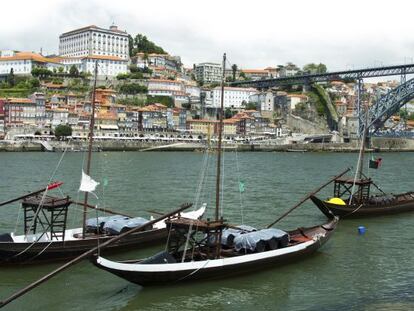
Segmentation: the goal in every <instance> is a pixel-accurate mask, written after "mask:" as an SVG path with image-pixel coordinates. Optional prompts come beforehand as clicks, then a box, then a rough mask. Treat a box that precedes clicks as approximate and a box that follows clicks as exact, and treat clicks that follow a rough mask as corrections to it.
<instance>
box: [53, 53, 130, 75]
mask: <svg viewBox="0 0 414 311" xmlns="http://www.w3.org/2000/svg"><path fill="white" fill-rule="evenodd" d="M96 61H97V62H98V76H100V77H115V76H117V75H118V74H120V73H127V72H128V61H127V60H125V59H122V58H120V57H117V56H103V55H93V56H85V57H64V58H62V60H61V63H62V64H63V65H64V67H65V71H67V72H69V70H70V67H72V65H75V66H76V68H78V70H79V72H89V73H91V74H93V73H94V72H95V63H96Z"/></svg>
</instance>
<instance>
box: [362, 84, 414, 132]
mask: <svg viewBox="0 0 414 311" xmlns="http://www.w3.org/2000/svg"><path fill="white" fill-rule="evenodd" d="M412 99H414V78H413V79H410V80H408V81H406V82H405V83H402V84H400V85H399V86H398V87H396V88H394V89H392V90H391V91H389V92H388V93H387V94H385V95H383V96H381V97H380V98H379V99H378V100H377V101H376V102H375V104H374V105H372V106H371V107H370V108H369V112H368V116H369V119H368V129H369V130H370V131H371V132H376V131H377V130H378V129H380V128H381V127H383V126H384V123H385V121H387V120H388V119H389V118H391V116H393V115H394V114H395V113H396V112H398V110H400V108H401V107H402V106H404V105H405V104H406V103H407V102H409V101H410V100H412ZM361 123H362V124H360V129H362V130H363V128H364V123H363V122H361ZM362 132H363V131H360V133H362Z"/></svg>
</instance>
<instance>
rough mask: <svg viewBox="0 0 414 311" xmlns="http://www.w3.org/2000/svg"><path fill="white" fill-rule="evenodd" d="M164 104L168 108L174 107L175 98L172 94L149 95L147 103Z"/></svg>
mask: <svg viewBox="0 0 414 311" xmlns="http://www.w3.org/2000/svg"><path fill="white" fill-rule="evenodd" d="M156 103H157V104H163V105H165V106H167V107H168V108H174V100H173V99H172V98H171V97H170V96H162V95H148V96H147V101H146V104H147V105H149V104H156Z"/></svg>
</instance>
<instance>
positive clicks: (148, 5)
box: [0, 0, 414, 70]
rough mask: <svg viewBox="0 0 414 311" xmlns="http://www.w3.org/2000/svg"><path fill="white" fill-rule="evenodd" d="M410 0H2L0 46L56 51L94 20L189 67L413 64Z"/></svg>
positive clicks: (334, 68)
mask: <svg viewBox="0 0 414 311" xmlns="http://www.w3.org/2000/svg"><path fill="white" fill-rule="evenodd" d="M413 8H414V4H411V3H410V1H400V0H394V1H383V0H381V1H378V0H377V1H370V0H364V1H362V0H347V1H328V0H311V1H310V0H289V1H276V0H273V1H271V0H256V1H251V0H250V1H245V0H226V1H225V0H209V1H197V0H192V1H187V0H186V1H184V0H182V1H181V0H172V1H171V0H170V1H168V0H155V1H149V0H143V1H139V0H136V1H126V0H116V1H113V0H99V1H97V0H96V1H95V0H91V1H89V0H72V1H69V0H37V1H27V0H24V1H4V2H2V9H1V11H2V14H1V16H2V22H1V27H0V49H14V50H23V51H39V50H40V48H41V47H42V48H43V51H44V53H48V54H52V53H57V52H58V44H59V40H58V37H59V34H61V33H63V32H66V31H69V30H73V29H75V28H79V27H83V26H87V25H91V24H94V25H97V26H100V27H109V26H110V24H111V23H112V22H115V24H116V25H118V27H119V28H120V29H123V30H126V31H127V32H128V33H130V34H132V35H135V34H137V33H142V34H145V35H147V36H148V37H149V39H150V40H152V41H154V42H155V43H157V44H158V45H160V46H162V47H163V48H164V49H165V50H166V51H168V52H169V53H170V54H172V55H180V56H181V58H182V61H183V63H184V64H185V65H186V66H192V64H193V63H198V62H204V61H213V62H219V61H220V59H221V57H222V54H223V52H227V55H228V59H229V61H230V63H236V64H238V65H239V67H241V68H244V69H248V68H264V67H267V66H276V65H278V64H284V63H286V62H289V61H291V62H294V63H296V64H298V65H300V66H303V65H304V64H307V63H310V62H316V63H319V62H322V63H325V64H326V65H327V66H328V69H329V70H339V69H349V68H359V67H367V66H375V65H380V64H384V65H385V64H396V63H404V62H407V63H408V62H414V61H413V57H414V53H413V52H414V50H413V48H414V36H413V35H412V34H413V32H412V29H413Z"/></svg>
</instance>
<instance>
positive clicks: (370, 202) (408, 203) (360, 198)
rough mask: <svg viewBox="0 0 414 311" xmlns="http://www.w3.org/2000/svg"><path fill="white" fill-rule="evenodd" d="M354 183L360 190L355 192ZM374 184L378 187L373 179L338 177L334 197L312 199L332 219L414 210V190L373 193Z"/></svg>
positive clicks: (312, 197)
mask: <svg viewBox="0 0 414 311" xmlns="http://www.w3.org/2000/svg"><path fill="white" fill-rule="evenodd" d="M354 184H355V187H356V188H357V191H356V192H355V193H353V194H352V195H351V193H352V188H353V187H354ZM373 185H374V186H375V187H377V188H378V186H376V185H375V184H374V183H373V181H372V180H371V179H370V178H364V179H360V180H356V181H355V182H354V180H353V179H352V178H338V179H336V180H335V181H334V193H333V197H332V198H331V199H329V200H321V199H320V198H318V197H316V196H311V197H310V199H311V200H312V202H313V203H314V204H315V205H316V206H317V207H318V208H319V209H320V210H321V212H322V213H324V214H325V215H326V217H328V218H332V217H334V216H339V217H346V218H357V217H369V216H380V215H389V214H397V213H403V212H411V211H414V192H406V193H400V194H386V193H384V192H381V191H380V193H379V194H376V195H371V187H372V186H373ZM378 189H379V188H378ZM338 199H339V200H338Z"/></svg>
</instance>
